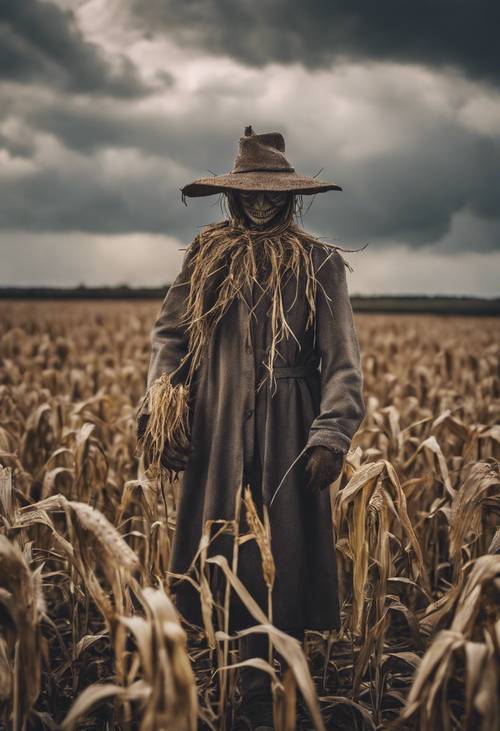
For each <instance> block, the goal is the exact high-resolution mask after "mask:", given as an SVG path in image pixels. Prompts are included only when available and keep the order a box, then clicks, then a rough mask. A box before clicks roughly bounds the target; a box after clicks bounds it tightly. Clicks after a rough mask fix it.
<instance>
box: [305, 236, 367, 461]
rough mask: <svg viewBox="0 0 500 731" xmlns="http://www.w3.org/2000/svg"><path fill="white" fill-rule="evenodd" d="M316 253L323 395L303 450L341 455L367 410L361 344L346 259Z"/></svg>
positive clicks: (317, 345) (318, 341) (329, 252)
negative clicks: (356, 326)
mask: <svg viewBox="0 0 500 731" xmlns="http://www.w3.org/2000/svg"><path fill="white" fill-rule="evenodd" d="M320 252H321V253H319V252H315V254H316V257H315V260H316V262H317V263H316V265H315V270H316V277H317V280H318V284H317V292H316V348H317V352H318V354H319V356H320V358H321V400H320V410H319V413H318V415H317V416H316V418H315V419H314V421H313V422H312V424H311V427H310V431H309V436H308V440H307V444H306V447H305V449H306V450H308V449H309V448H311V447H317V446H322V447H328V448H329V449H333V450H335V451H340V452H342V453H343V454H345V453H346V452H347V451H348V450H349V447H350V445H351V441H352V438H353V436H354V434H355V432H356V430H357V429H358V427H359V425H360V423H361V421H362V420H363V417H364V415H365V404H364V400H363V375H362V370H361V358H360V349H359V342H358V337H357V333H356V330H355V326H354V320H353V314H352V307H351V302H350V300H349V293H348V290H347V282H346V274H345V262H344V260H343V258H342V256H341V255H340V254H339V253H338V252H337V251H335V250H333V251H328V252H325V251H323V250H320Z"/></svg>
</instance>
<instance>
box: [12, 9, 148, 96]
mask: <svg viewBox="0 0 500 731" xmlns="http://www.w3.org/2000/svg"><path fill="white" fill-rule="evenodd" d="M0 79H3V80H5V81H14V82H18V83H38V84H45V85H47V86H50V87H52V88H54V87H59V88H61V89H65V90H68V91H71V92H78V93H86V94H88V93H91V94H106V95H111V96H116V97H125V98H126V97H136V96H141V95H144V94H146V93H149V91H150V90H149V89H148V88H147V87H146V86H145V84H144V83H143V82H142V81H141V79H140V77H139V75H138V72H137V69H136V68H135V66H134V65H133V64H132V63H131V62H130V61H129V60H128V59H126V58H125V57H124V56H122V57H119V58H115V59H114V63H113V65H112V64H111V62H110V60H109V59H107V58H106V57H105V55H104V54H103V52H102V51H101V50H100V49H99V48H98V47H97V46H96V45H94V44H92V43H89V42H88V41H87V40H85V38H84V37H83V35H82V33H81V31H80V29H79V28H78V25H77V23H76V20H75V16H74V14H73V13H72V12H71V11H63V10H62V9H61V8H59V7H58V6H56V5H54V4H53V3H51V2H40V1H38V2H37V1H36V0H2V2H1V3H0Z"/></svg>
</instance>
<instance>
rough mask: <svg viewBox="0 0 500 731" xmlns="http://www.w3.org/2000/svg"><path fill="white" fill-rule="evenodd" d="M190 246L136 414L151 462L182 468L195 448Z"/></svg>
mask: <svg viewBox="0 0 500 731" xmlns="http://www.w3.org/2000/svg"><path fill="white" fill-rule="evenodd" d="M192 249H193V247H190V249H189V250H188V252H187V254H186V256H185V257H184V262H183V265H182V270H181V272H180V274H179V275H178V277H177V278H176V280H175V281H174V283H173V284H172V285H171V287H170V288H169V290H168V292H167V295H166V297H165V299H164V300H163V304H162V307H161V310H160V313H159V315H158V317H157V319H156V321H155V323H154V325H153V328H152V331H151V336H150V342H151V355H150V360H149V368H148V376H147V389H146V393H145V395H144V396H143V398H142V399H141V401H140V403H139V407H138V409H137V412H136V419H137V439H138V442H139V447H140V450H141V451H143V452H144V453H145V455H146V458H147V462H148V463H153V464H156V465H157V466H159V463H160V461H161V462H162V464H163V465H164V466H165V467H167V468H168V469H172V470H174V471H180V469H181V468H182V464H183V460H184V459H185V456H186V454H187V453H188V451H189V438H188V436H189V428H188V395H189V394H188V388H187V386H186V385H185V384H184V381H185V379H186V374H187V355H188V348H189V340H188V334H187V332H186V325H185V323H184V321H183V320H184V316H185V312H186V304H187V297H188V295H189V260H190V254H191V252H192Z"/></svg>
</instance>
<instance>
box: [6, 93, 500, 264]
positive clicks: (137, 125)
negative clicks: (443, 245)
mask: <svg viewBox="0 0 500 731" xmlns="http://www.w3.org/2000/svg"><path fill="white" fill-rule="evenodd" d="M212 102H214V103H213V106H214V108H215V106H216V105H215V100H212ZM205 103H206V100H204V102H203V104H205ZM191 111H192V112H194V113H191V114H189V115H186V116H182V117H180V118H178V119H177V120H176V121H175V123H174V122H172V121H169V123H168V124H166V123H165V119H164V117H163V115H161V114H160V113H155V112H153V111H148V112H147V113H142V114H138V113H136V114H134V113H130V114H128V115H127V114H125V113H124V109H123V108H122V105H121V104H118V105H117V104H113V105H108V106H106V105H105V104H103V105H99V106H97V107H94V106H91V105H88V106H87V107H85V108H83V107H82V106H81V105H73V104H72V103H71V102H70V101H66V102H64V103H63V102H62V101H60V100H53V101H52V102H51V103H50V104H45V105H44V104H42V103H40V104H38V106H37V110H36V111H31V112H27V113H26V115H25V121H27V122H28V123H29V124H31V125H33V126H34V127H35V128H36V129H37V130H38V133H43V134H47V133H48V134H50V135H52V136H54V137H55V138H56V140H57V148H56V149H55V150H54V151H52V152H51V153H50V155H47V154H46V155H45V156H42V159H41V160H40V159H39V158H40V156H37V157H36V158H35V159H36V160H37V162H36V165H35V166H34V169H33V171H32V172H30V173H26V174H23V175H21V176H17V177H15V178H14V179H12V180H11V181H10V183H9V185H8V186H4V194H3V196H2V198H1V199H0V226H1V227H2V228H4V229H16V228H17V229H20V228H23V229H25V230H31V231H40V232H49V231H53V232H59V231H66V230H68V231H84V232H89V233H108V234H124V233H130V232H141V231H142V232H148V233H168V234H170V235H173V236H177V237H179V238H180V239H181V240H183V241H189V240H191V239H192V237H193V235H194V233H195V232H196V229H197V227H198V226H200V225H202V224H204V223H207V222H209V221H210V220H216V219H217V218H220V217H221V214H220V210H219V208H218V206H217V199H216V198H215V197H213V198H209V199H205V200H193V201H189V210H186V208H185V207H184V206H182V204H181V200H180V194H179V188H180V187H181V186H182V185H184V184H185V183H187V182H189V181H190V180H191V179H193V178H195V177H198V176H200V175H202V174H204V173H206V171H207V169H209V168H212V169H213V168H214V167H216V172H218V173H220V172H223V171H225V170H227V169H230V167H231V166H232V162H233V157H234V150H235V145H236V141H237V135H238V134H239V130H238V123H237V121H235V120H233V119H227V118H225V119H224V118H223V115H221V116H220V117H216V118H214V125H213V128H212V129H211V133H210V142H209V143H208V142H207V131H206V126H205V123H204V120H203V115H202V114H201V111H202V110H201V109H200V110H199V113H197V110H196V109H194V110H191ZM431 119H432V117H431ZM431 119H429V118H425V117H424V116H421V117H419V118H417V117H416V118H415V120H414V127H412V131H411V135H410V137H411V145H408V146H404V145H403V146H399V147H397V148H396V147H395V148H394V151H393V153H392V154H382V155H371V156H368V157H365V156H359V157H356V156H354V157H345V156H343V155H342V153H341V150H337V149H336V147H335V145H329V144H328V140H327V139H325V140H322V139H319V138H315V140H314V141H312V140H311V139H310V138H308V137H307V136H304V135H303V134H302V131H301V130H295V131H294V132H292V131H291V134H290V135H289V136H288V135H287V143H288V150H289V155H290V159H291V160H292V162H293V163H294V164H295V165H296V167H297V168H298V169H299V170H302V171H304V172H305V173H307V174H314V173H315V172H316V171H317V169H318V168H319V166H322V167H323V168H324V172H323V174H322V176H323V177H326V178H330V179H333V180H335V181H338V182H339V183H340V184H341V185H342V186H343V188H344V192H342V193H338V194H327V195H320V196H317V198H316V200H315V201H314V204H313V206H312V208H311V211H310V212H309V214H308V215H307V218H306V220H305V225H306V226H307V227H308V228H311V229H313V230H315V231H317V232H320V233H321V234H323V235H325V236H326V237H329V238H330V239H331V240H336V241H338V242H339V243H341V244H345V245H348V246H357V245H360V244H363V243H365V242H367V241H369V242H371V243H372V244H374V245H377V243H380V242H387V241H394V242H398V241H399V242H401V241H404V242H405V243H407V244H409V245H412V246H413V247H420V246H424V245H427V244H432V243H434V242H437V241H439V240H441V239H442V238H443V237H445V236H446V234H447V232H448V231H449V230H450V228H451V226H452V223H453V218H454V216H456V214H457V213H458V212H460V211H463V210H467V211H469V212H470V213H471V214H472V215H474V216H478V217H484V218H485V219H486V220H491V221H494V220H495V219H496V220H497V221H498V200H497V194H498V186H497V177H498V169H500V141H499V140H498V139H493V138H488V137H482V136H481V135H480V134H479V133H477V132H474V131H471V130H468V129H465V128H463V127H462V126H460V125H457V124H456V123H455V120H454V119H453V117H450V118H448V120H447V121H443V120H437V121H434V123H433V124H432V123H431ZM402 124H403V125H404V124H405V122H404V121H403V122H402ZM292 128H293V125H292ZM384 134H385V132H384V130H383V129H381V130H380V132H379V135H380V136H381V137H382V136H383V135H384ZM388 134H390V133H388ZM13 144H15V141H14V143H13ZM0 145H1V140H0ZM23 152H24V155H25V156H26V154H27V151H26V150H24V151H23ZM11 154H12V149H11ZM316 166H317V167H316ZM305 201H306V205H307V203H308V202H309V201H310V199H308V198H306V199H305ZM499 236H500V228H496V229H492V232H491V233H490V235H488V236H487V237H485V238H480V239H477V240H468V239H466V238H464V237H457V239H456V243H455V244H453V242H451V243H450V244H449V245H448V250H449V251H453V250H455V251H463V250H482V251H488V250H494V249H500V239H499Z"/></svg>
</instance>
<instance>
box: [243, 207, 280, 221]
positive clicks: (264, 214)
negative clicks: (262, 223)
mask: <svg viewBox="0 0 500 731" xmlns="http://www.w3.org/2000/svg"><path fill="white" fill-rule="evenodd" d="M276 210H277V209H276V208H265V209H264V210H260V209H259V210H257V209H255V208H247V212H248V213H249V214H250V215H251V216H254V217H255V218H261V219H264V218H269V217H270V216H273V215H274V214H275V213H276Z"/></svg>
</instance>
